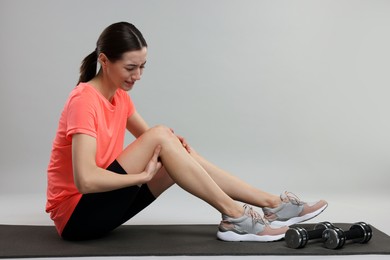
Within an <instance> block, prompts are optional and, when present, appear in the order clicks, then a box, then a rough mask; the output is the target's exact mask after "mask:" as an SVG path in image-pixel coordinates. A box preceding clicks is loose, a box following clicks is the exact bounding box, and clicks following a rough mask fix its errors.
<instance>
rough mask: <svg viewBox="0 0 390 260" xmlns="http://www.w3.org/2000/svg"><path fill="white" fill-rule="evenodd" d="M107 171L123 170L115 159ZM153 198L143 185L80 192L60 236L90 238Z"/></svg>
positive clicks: (122, 172)
mask: <svg viewBox="0 0 390 260" xmlns="http://www.w3.org/2000/svg"><path fill="white" fill-rule="evenodd" d="M107 170H110V171H113V172H116V173H118V174H126V171H125V170H124V169H123V168H122V166H120V165H119V163H118V162H117V161H116V160H115V161H114V162H113V163H112V164H111V165H110V166H108V167H107ZM154 200H155V197H154V196H153V194H152V193H151V192H150V190H149V188H148V186H147V185H145V184H144V185H142V186H141V187H139V186H131V187H126V188H123V189H118V190H113V191H108V192H100V193H90V194H83V196H82V197H81V199H80V201H79V203H78V204H77V206H76V208H75V210H74V211H73V213H72V215H71V217H70V219H69V221H68V222H67V224H66V225H65V228H64V230H63V232H62V234H61V236H62V237H63V238H64V239H66V240H85V239H94V238H99V237H101V236H104V235H106V234H107V233H109V232H110V231H112V230H113V229H115V228H117V227H118V226H120V225H122V224H123V223H125V222H126V221H128V220H129V219H130V218H132V217H133V216H135V215H136V214H137V213H139V212H140V211H141V210H143V209H144V208H146V207H147V206H148V205H150V203H152V202H153V201H154Z"/></svg>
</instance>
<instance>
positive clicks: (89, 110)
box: [46, 83, 135, 234]
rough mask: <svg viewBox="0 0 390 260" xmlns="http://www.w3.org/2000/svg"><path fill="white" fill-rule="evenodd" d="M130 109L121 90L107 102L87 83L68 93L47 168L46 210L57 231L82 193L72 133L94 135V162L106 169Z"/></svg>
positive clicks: (121, 140) (116, 151)
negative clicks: (75, 172)
mask: <svg viewBox="0 0 390 260" xmlns="http://www.w3.org/2000/svg"><path fill="white" fill-rule="evenodd" d="M134 112H135V107H134V104H133V102H132V101H131V99H130V97H129V95H128V94H127V93H126V92H125V91H124V90H121V89H118V90H117V91H116V93H115V95H114V97H113V99H112V101H111V102H109V101H108V100H107V99H106V98H105V97H104V96H103V95H102V94H101V93H100V92H99V91H98V90H96V89H95V88H94V87H92V86H91V85H88V84H87V83H80V84H79V85H78V86H77V87H76V88H74V89H73V91H72V92H71V93H70V95H69V98H68V100H67V102H66V104H65V107H64V109H63V111H62V114H61V117H60V120H59V124H58V129H57V134H56V136H55V139H54V142H53V147H52V152H51V157H50V162H49V165H48V170H47V181H48V183H47V203H46V212H48V213H50V217H51V219H52V220H53V221H54V223H55V225H56V228H57V231H58V233H59V234H61V233H62V231H63V229H64V227H65V225H66V223H67V222H68V220H69V218H70V216H71V215H72V213H73V211H74V209H75V207H76V205H77V203H78V202H79V200H80V198H81V196H82V194H81V193H80V192H79V191H78V189H77V187H76V185H75V184H74V179H73V168H72V135H73V134H78V133H81V134H87V135H90V136H92V137H94V138H96V145H97V146H96V164H97V166H98V167H101V168H107V167H108V166H109V165H110V164H111V163H112V162H113V161H114V160H115V159H116V158H117V157H118V156H119V154H120V153H121V152H122V150H123V144H124V138H125V131H126V122H127V118H129V117H130V116H131V115H132V114H133V113H134Z"/></svg>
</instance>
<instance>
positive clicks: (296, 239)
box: [284, 221, 334, 248]
mask: <svg viewBox="0 0 390 260" xmlns="http://www.w3.org/2000/svg"><path fill="white" fill-rule="evenodd" d="M332 227H334V225H333V224H332V223H330V222H327V221H325V222H320V223H318V224H316V225H315V226H314V229H313V230H309V231H307V230H306V229H304V228H302V227H292V228H289V229H288V230H287V232H286V235H285V237H284V239H285V241H286V244H287V246H288V247H290V248H302V247H304V246H305V245H306V244H307V241H309V240H311V239H318V238H321V237H322V232H324V230H325V229H327V228H332Z"/></svg>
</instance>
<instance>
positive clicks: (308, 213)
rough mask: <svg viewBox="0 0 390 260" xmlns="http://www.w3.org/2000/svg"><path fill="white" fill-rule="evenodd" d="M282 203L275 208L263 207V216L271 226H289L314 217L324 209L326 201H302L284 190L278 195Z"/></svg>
mask: <svg viewBox="0 0 390 260" xmlns="http://www.w3.org/2000/svg"><path fill="white" fill-rule="evenodd" d="M280 199H281V200H282V204H281V205H280V206H279V207H277V208H266V207H265V208H263V212H264V218H265V219H267V220H268V221H269V222H270V223H271V225H272V226H291V225H294V224H297V223H300V222H303V221H306V220H309V219H312V218H314V217H315V216H317V215H318V214H320V213H321V212H322V211H324V210H325V209H326V207H327V206H328V203H327V202H326V201H324V200H319V201H317V202H311V203H307V202H303V201H301V200H300V199H299V198H298V197H297V196H296V195H295V194H293V193H291V192H287V191H286V192H284V193H282V194H281V195H280Z"/></svg>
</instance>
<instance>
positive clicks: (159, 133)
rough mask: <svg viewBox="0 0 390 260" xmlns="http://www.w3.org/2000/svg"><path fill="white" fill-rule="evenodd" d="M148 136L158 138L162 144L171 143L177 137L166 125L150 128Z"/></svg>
mask: <svg viewBox="0 0 390 260" xmlns="http://www.w3.org/2000/svg"><path fill="white" fill-rule="evenodd" d="M146 134H147V135H149V136H150V137H152V138H156V139H157V140H158V142H159V143H161V144H162V143H163V142H166V141H170V140H172V139H173V138H174V137H175V135H174V134H173V132H172V130H171V129H170V128H168V127H166V126H164V125H157V126H154V127H152V128H150V129H149V130H148V131H147V132H146Z"/></svg>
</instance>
